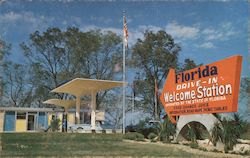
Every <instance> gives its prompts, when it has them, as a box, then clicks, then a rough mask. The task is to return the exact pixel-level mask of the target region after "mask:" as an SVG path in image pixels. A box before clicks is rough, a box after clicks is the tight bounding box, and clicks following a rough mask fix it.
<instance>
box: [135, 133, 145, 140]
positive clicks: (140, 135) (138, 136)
mask: <svg viewBox="0 0 250 158" xmlns="http://www.w3.org/2000/svg"><path fill="white" fill-rule="evenodd" d="M135 133H136V140H137V141H144V135H143V134H141V133H137V132H135Z"/></svg>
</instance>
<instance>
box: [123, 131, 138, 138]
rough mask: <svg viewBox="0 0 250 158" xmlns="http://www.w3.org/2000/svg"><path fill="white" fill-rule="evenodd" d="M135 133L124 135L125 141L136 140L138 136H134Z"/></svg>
mask: <svg viewBox="0 0 250 158" xmlns="http://www.w3.org/2000/svg"><path fill="white" fill-rule="evenodd" d="M134 133H135V132H131V133H130V132H129V133H126V134H125V135H124V139H129V140H136V135H135V134H134Z"/></svg>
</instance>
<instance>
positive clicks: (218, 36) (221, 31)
mask: <svg viewBox="0 0 250 158" xmlns="http://www.w3.org/2000/svg"><path fill="white" fill-rule="evenodd" d="M237 33H238V31H236V30H235V29H234V27H233V26H232V24H231V23H230V22H223V23H221V24H220V25H219V27H217V28H216V29H211V28H206V29H204V30H203V31H202V34H203V36H204V40H206V41H212V40H219V41H225V40H229V39H230V38H232V37H233V36H235V35H237Z"/></svg>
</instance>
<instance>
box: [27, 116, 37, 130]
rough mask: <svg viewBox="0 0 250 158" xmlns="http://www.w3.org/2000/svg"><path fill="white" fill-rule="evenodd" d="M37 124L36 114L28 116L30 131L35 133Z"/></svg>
mask: <svg viewBox="0 0 250 158" xmlns="http://www.w3.org/2000/svg"><path fill="white" fill-rule="evenodd" d="M35 123H36V115H34V114H28V128H27V130H28V131H34V130H35Z"/></svg>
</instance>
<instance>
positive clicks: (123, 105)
mask: <svg viewBox="0 0 250 158" xmlns="http://www.w3.org/2000/svg"><path fill="white" fill-rule="evenodd" d="M124 25H125V11H123V29H124ZM123 36H124V34H123ZM125 44H126V43H125V37H123V62H122V63H123V74H122V80H123V89H122V133H123V134H125V97H126V96H125V93H126V89H125V88H126V86H125V81H126V75H125V73H126V70H125V66H126V63H125V58H126V54H125V51H126V46H125Z"/></svg>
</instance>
